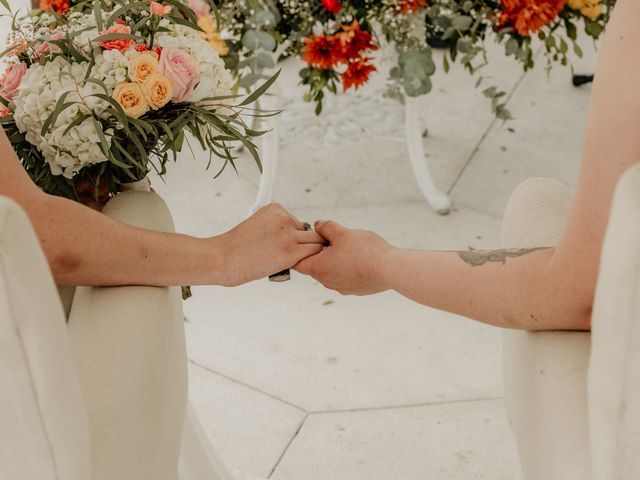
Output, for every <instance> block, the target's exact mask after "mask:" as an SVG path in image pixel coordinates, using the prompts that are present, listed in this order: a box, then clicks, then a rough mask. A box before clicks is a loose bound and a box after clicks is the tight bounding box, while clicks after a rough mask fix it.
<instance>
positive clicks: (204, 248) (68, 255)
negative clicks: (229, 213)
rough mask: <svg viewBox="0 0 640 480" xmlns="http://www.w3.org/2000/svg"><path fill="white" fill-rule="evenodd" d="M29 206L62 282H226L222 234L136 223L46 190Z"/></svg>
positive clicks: (26, 207)
mask: <svg viewBox="0 0 640 480" xmlns="http://www.w3.org/2000/svg"><path fill="white" fill-rule="evenodd" d="M23 207H24V208H25V209H26V210H27V213H28V215H29V217H30V219H31V222H32V223H33V225H34V228H35V230H36V233H37V234H38V237H39V239H40V243H41V245H42V247H43V249H44V252H45V254H46V256H47V259H48V261H49V264H50V266H51V270H52V272H53V275H54V277H55V279H56V281H57V282H58V283H60V284H72V285H102V286H105V285H199V284H224V283H225V279H224V277H223V273H224V270H225V269H224V253H223V248H222V247H223V245H222V239H221V238H220V237H213V238H209V239H200V238H195V237H189V236H186V235H179V234H174V233H160V232H153V231H150V230H145V229H141V228H136V227H132V226H129V225H125V224H123V223H121V222H118V221H116V220H113V219H111V218H109V217H107V216H105V215H103V214H100V213H98V212H95V211H93V210H91V209H89V208H86V207H84V206H82V205H80V204H77V203H75V202H72V201H69V200H66V199H63V198H59V197H53V196H50V195H44V194H42V195H39V196H38V197H37V199H35V200H34V201H32V202H29V203H28V204H23Z"/></svg>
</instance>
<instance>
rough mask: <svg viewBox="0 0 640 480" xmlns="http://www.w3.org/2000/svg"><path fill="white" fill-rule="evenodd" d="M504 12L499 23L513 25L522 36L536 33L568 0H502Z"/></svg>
mask: <svg viewBox="0 0 640 480" xmlns="http://www.w3.org/2000/svg"><path fill="white" fill-rule="evenodd" d="M501 2H502V7H503V9H504V10H503V12H502V14H501V15H500V21H499V25H500V26H501V27H504V26H512V27H513V28H515V30H516V32H518V33H519V34H520V35H522V36H525V37H526V36H529V35H531V34H532V33H536V32H537V31H539V30H540V29H541V28H542V27H544V26H545V25H547V24H548V23H550V22H552V21H553V20H554V19H555V18H556V17H557V16H558V14H559V13H560V12H561V11H562V9H563V8H564V6H565V4H566V3H567V0H501Z"/></svg>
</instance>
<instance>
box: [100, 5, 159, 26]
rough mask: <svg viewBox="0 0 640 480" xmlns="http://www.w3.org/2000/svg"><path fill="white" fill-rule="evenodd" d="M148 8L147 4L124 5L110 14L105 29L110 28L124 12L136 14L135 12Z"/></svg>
mask: <svg viewBox="0 0 640 480" xmlns="http://www.w3.org/2000/svg"><path fill="white" fill-rule="evenodd" d="M148 8H149V3H148V2H133V3H127V4H126V5H124V6H122V7H120V8H118V9H117V10H114V11H113V13H112V14H111V17H109V21H108V22H107V25H106V28H109V27H110V26H112V25H113V24H114V23H115V22H116V20H118V18H120V17H121V16H122V15H123V14H125V13H126V12H136V11H141V10H146V9H148Z"/></svg>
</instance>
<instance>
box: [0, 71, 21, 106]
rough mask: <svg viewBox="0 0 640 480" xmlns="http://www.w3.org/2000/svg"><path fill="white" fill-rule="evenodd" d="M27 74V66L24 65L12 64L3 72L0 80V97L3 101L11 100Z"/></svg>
mask: <svg viewBox="0 0 640 480" xmlns="http://www.w3.org/2000/svg"><path fill="white" fill-rule="evenodd" d="M25 73H27V65H26V64H25V63H14V64H13V65H11V66H10V67H9V68H7V70H6V71H5V72H4V75H3V76H2V78H1V79H0V95H2V96H3V97H4V99H5V100H12V99H13V97H14V96H15V95H16V94H17V93H18V90H19V89H20V82H22V77H24V74H25Z"/></svg>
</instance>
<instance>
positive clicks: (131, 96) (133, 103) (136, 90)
mask: <svg viewBox="0 0 640 480" xmlns="http://www.w3.org/2000/svg"><path fill="white" fill-rule="evenodd" d="M113 98H114V99H115V100H116V102H118V103H119V104H120V105H121V106H122V108H123V110H124V113H126V114H127V115H128V116H130V117H132V118H140V117H141V116H142V115H144V114H145V113H147V112H148V111H149V105H147V101H146V99H145V97H144V93H142V88H141V87H140V85H139V84H138V83H120V84H118V85H116V89H115V90H114V91H113Z"/></svg>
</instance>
